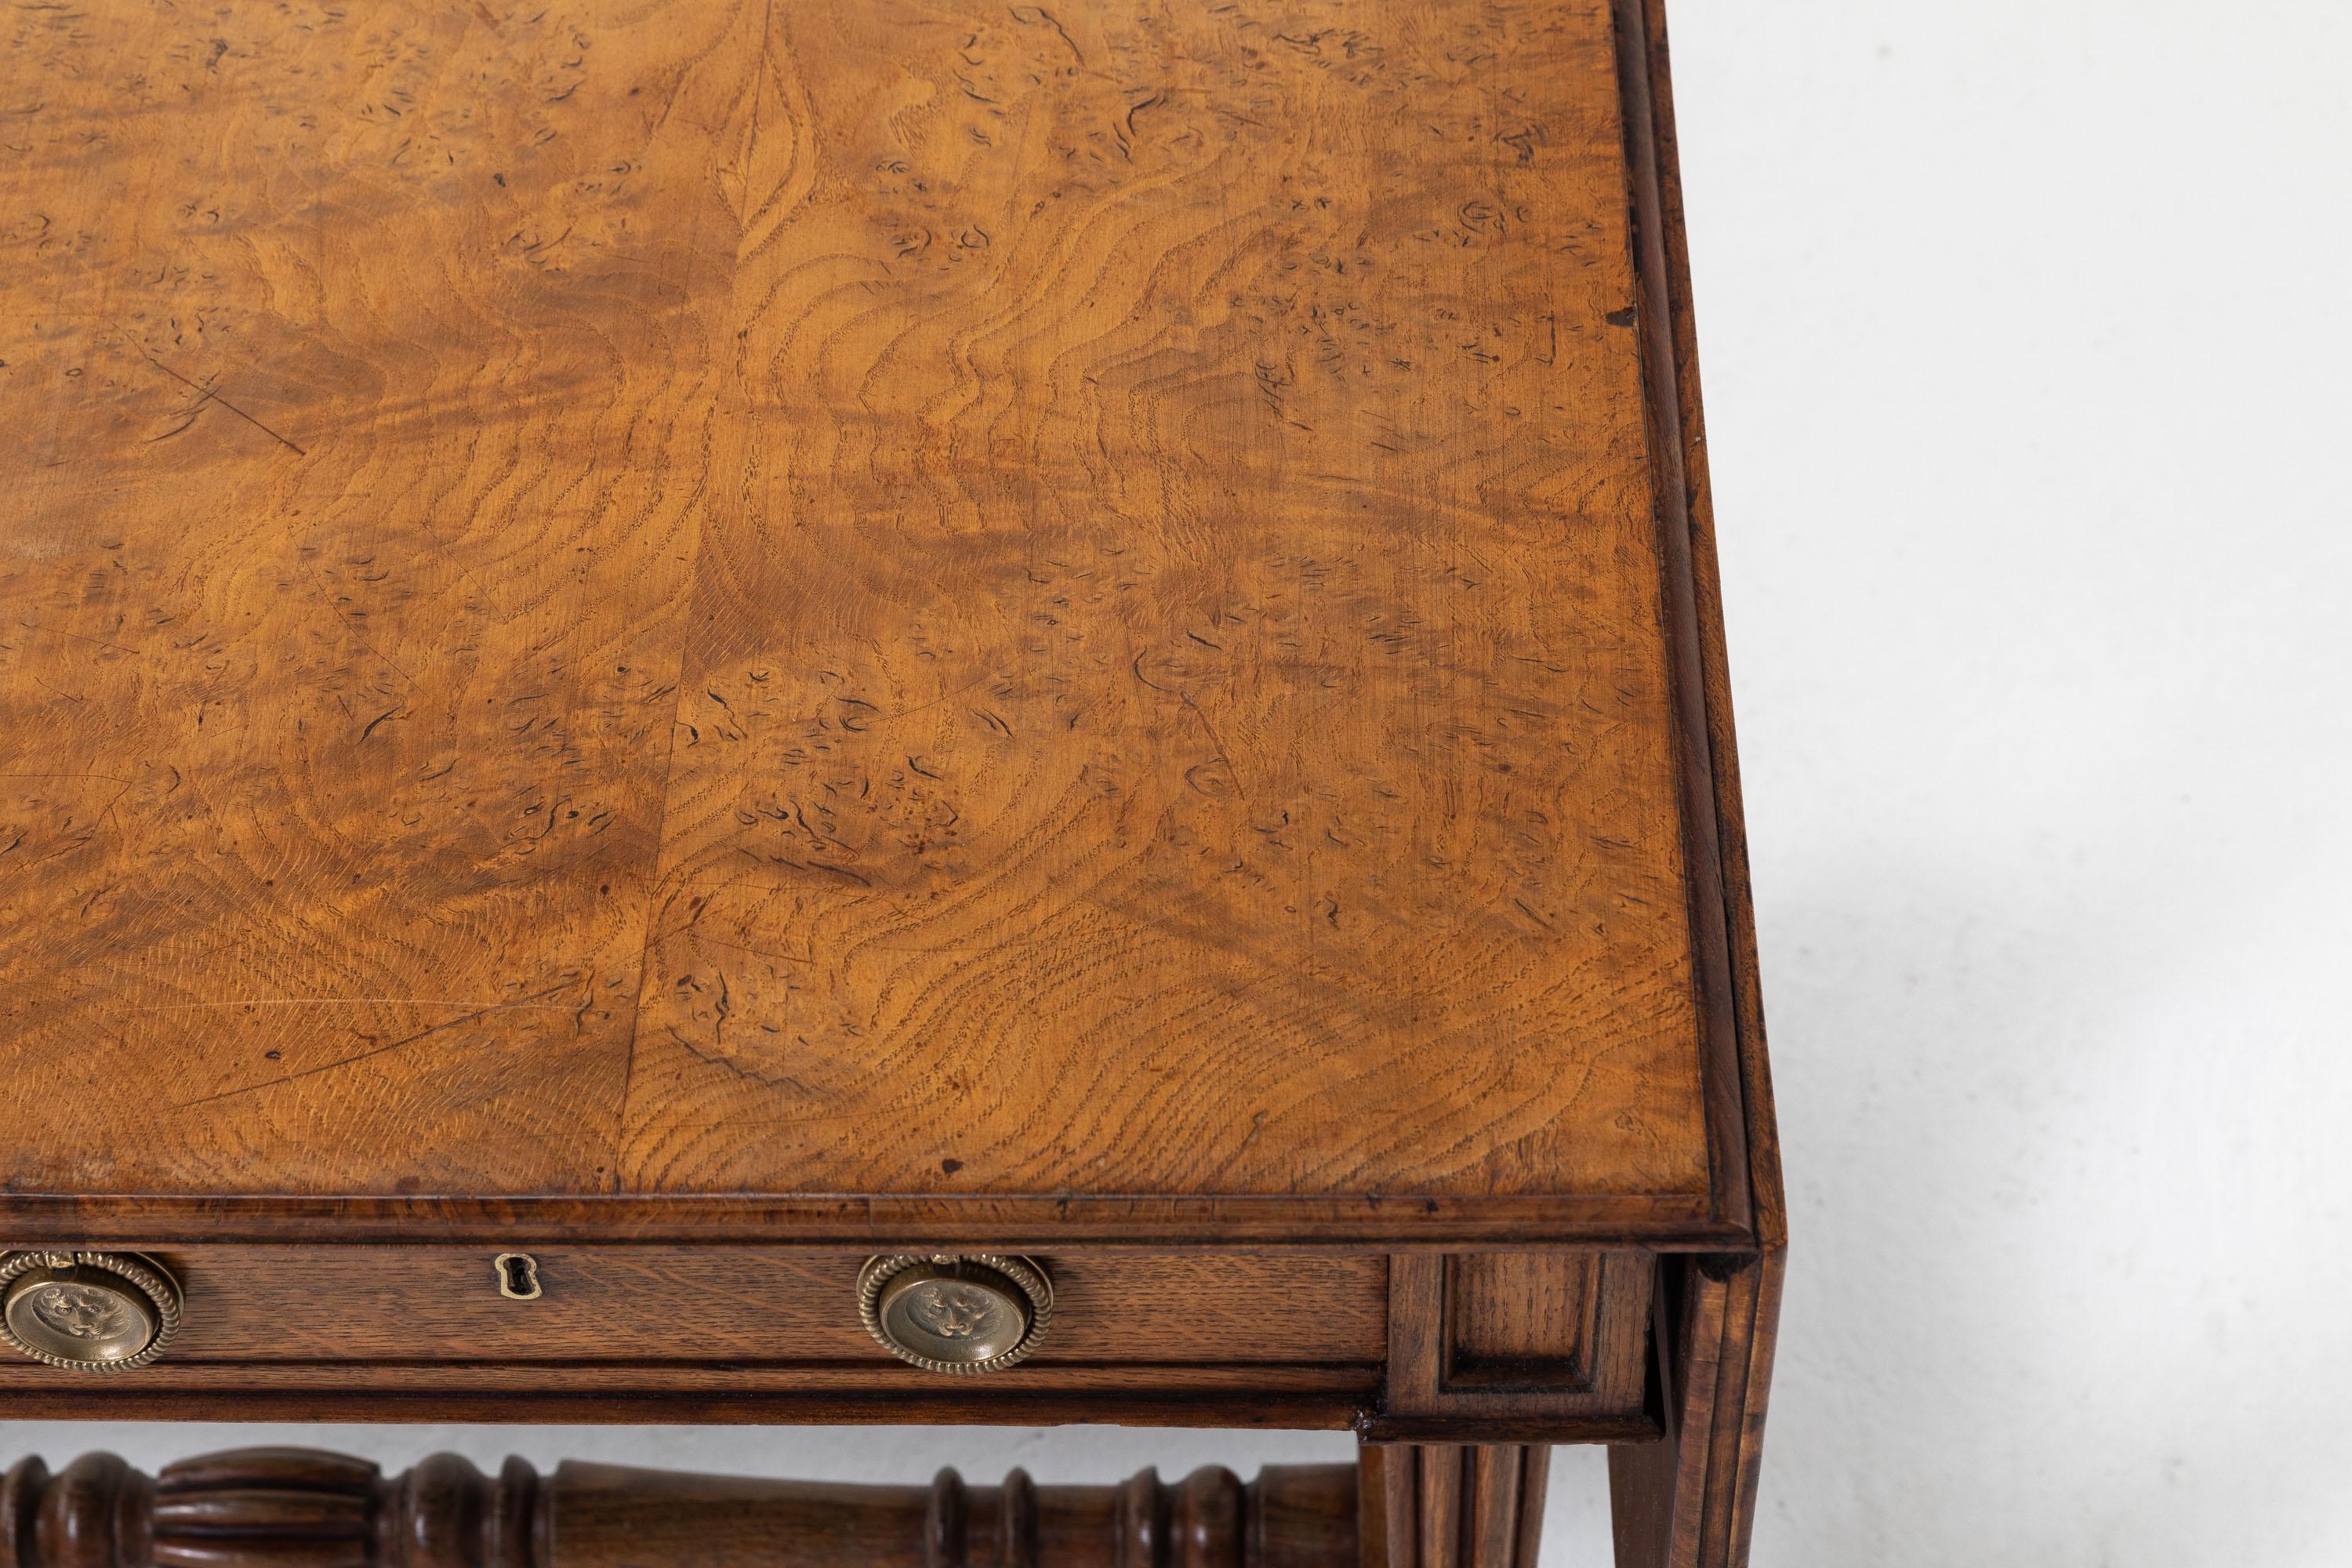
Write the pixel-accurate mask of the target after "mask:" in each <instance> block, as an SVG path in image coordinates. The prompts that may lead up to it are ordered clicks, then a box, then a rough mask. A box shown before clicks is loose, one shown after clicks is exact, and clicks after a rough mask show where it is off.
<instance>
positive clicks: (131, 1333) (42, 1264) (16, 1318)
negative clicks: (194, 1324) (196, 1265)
mask: <svg viewBox="0 0 2352 1568" xmlns="http://www.w3.org/2000/svg"><path fill="white" fill-rule="evenodd" d="M0 1291H5V1295H0V1338H5V1340H6V1341H7V1342H8V1343H10V1344H11V1345H14V1346H15V1347H16V1349H18V1350H20V1351H22V1352H24V1353H25V1354H26V1355H28V1356H31V1357H32V1358H33V1359H34V1360H35V1361H42V1362H47V1363H49V1364H50V1365H51V1366H62V1367H67V1368H69V1369H70V1370H72V1371H75V1372H127V1371H129V1370H130V1369H131V1368H132V1367H134V1366H145V1365H146V1364H147V1363H149V1362H151V1361H153V1360H154V1359H155V1358H156V1357H157V1356H159V1355H162V1354H163V1351H164V1349H165V1347H167V1346H168V1345H170V1344H171V1342H172V1336H173V1334H176V1333H178V1332H179V1331H180V1301H181V1297H180V1282H179V1281H178V1280H176V1279H173V1278H172V1276H171V1274H170V1272H169V1271H168V1270H166V1269H165V1268H163V1266H162V1265H161V1264H159V1263H157V1262H156V1261H155V1260H154V1259H153V1258H145V1257H142V1256H141V1255H140V1254H138V1253H135V1252H12V1253H10V1254H8V1255H7V1256H6V1257H5V1258H0Z"/></svg>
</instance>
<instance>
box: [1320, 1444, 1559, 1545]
mask: <svg viewBox="0 0 2352 1568" xmlns="http://www.w3.org/2000/svg"><path fill="white" fill-rule="evenodd" d="M1550 1468H1551V1450H1550V1448H1549V1447H1543V1446H1541V1445H1525V1444H1517V1443H1479V1444H1459V1445H1457V1444H1441V1443H1386V1444H1381V1445H1380V1446H1378V1447H1373V1446H1370V1445H1367V1446H1366V1447H1364V1449H1363V1450H1362V1453H1361V1456H1360V1468H1359V1479H1358V1496H1359V1500H1360V1501H1359V1505H1358V1506H1359V1514H1358V1517H1359V1520H1360V1522H1359V1524H1358V1526H1357V1534H1358V1537H1359V1539H1360V1541H1361V1542H1363V1557H1362V1568H1535V1563H1536V1552H1537V1548H1538V1545H1539V1544H1540V1542H1541V1541H1542V1539H1543V1511H1544V1483H1545V1480H1546V1479H1547V1478H1548V1476H1549V1471H1550Z"/></svg>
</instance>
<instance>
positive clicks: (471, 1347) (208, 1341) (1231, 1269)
mask: <svg viewBox="0 0 2352 1568" xmlns="http://www.w3.org/2000/svg"><path fill="white" fill-rule="evenodd" d="M515 1251H516V1253H517V1254H520V1255H521V1256H526V1257H528V1258H530V1260H531V1268H530V1272H531V1273H532V1274H533V1275H535V1277H536V1281H537V1284H538V1287H539V1292H540V1293H539V1295H538V1297H537V1298H536V1299H534V1300H514V1299H512V1298H511V1297H510V1296H509V1295H508V1294H506V1293H505V1291H504V1290H502V1289H501V1286H502V1285H505V1286H507V1287H508V1288H509V1289H510V1288H512V1286H513V1285H514V1283H515V1281H514V1280H513V1279H511V1278H502V1276H501V1271H500V1269H499V1267H498V1266H497V1263H496V1258H497V1257H498V1256H499V1255H498V1254H495V1253H493V1252H492V1251H490V1250H489V1249H487V1248H481V1247H333V1248H322V1247H310V1248H304V1247H207V1248H205V1249H202V1250H201V1251H199V1250H193V1249H192V1250H190V1251H187V1252H184V1253H178V1254H173V1255H169V1257H170V1261H171V1263H172V1264H173V1265H174V1266H176V1268H177V1270H178V1271H179V1272H180V1274H181V1276H182V1279H183V1281H184V1286H185V1289H186V1291H187V1298H188V1305H187V1322H186V1326H185V1327H184V1329H183V1330H182V1331H181V1334H180V1338H179V1342H178V1343H177V1344H176V1345H174V1346H173V1352H172V1359H173V1360H175V1361H183V1362H185V1361H198V1360H213V1361H236V1362H243V1363H256V1362H286V1361H340V1362H385V1361H497V1362H505V1363H519V1362H559V1363H575V1364H576V1363H599V1362H632V1361H677V1362H730V1363H741V1362H818V1363H856V1362H887V1361H888V1360H889V1355H888V1352H886V1351H885V1350H884V1349H883V1348H882V1347H881V1346H880V1345H878V1344H877V1343H876V1342H875V1341H874V1340H873V1338H872V1337H871V1336H870V1335H869V1334H868V1333H867V1332H866V1329H865V1327H864V1325H863V1324H862V1322H861V1321H860V1320H859V1317H858V1303H857V1274H858V1268H859V1266H860V1265H861V1264H863V1263H864V1262H865V1260H866V1254H864V1253H837V1254H836V1253H814V1254H813V1253H807V1252H802V1251H796V1250H786V1249H782V1248H764V1247H713V1248H707V1249H684V1248H681V1249H669V1248H646V1247H544V1248H528V1249H526V1248H517V1249H515ZM1039 1261H1040V1263H1041V1264H1042V1266H1043V1267H1044V1268H1045V1271H1046V1273H1047V1275H1048V1277H1049V1278H1050V1279H1052V1281H1053V1290H1054V1307H1053V1319H1052V1322H1051V1325H1050V1327H1049V1328H1048V1329H1047V1331H1046V1332H1045V1334H1044V1335H1043V1337H1042V1339H1041V1341H1040V1342H1039V1345H1038V1348H1037V1351H1036V1353H1035V1355H1034V1357H1033V1358H1032V1359H1033V1360H1034V1362H1035V1363H1038V1364H1041V1365H1050V1364H1053V1363H1087V1362H1096V1363H1099V1362H1160V1363H1165V1362H1177V1363H1214V1362H1283V1361H1302V1362H1312V1361H1341V1362H1350V1361H1352V1362H1360V1363H1376V1362H1378V1361H1380V1360H1381V1356H1382V1354H1383V1353H1384V1352H1385V1349H1386V1342H1387V1327H1386V1317H1385V1311H1386V1307H1385V1303H1386V1300H1387V1276H1388V1270H1387V1260H1386V1259H1384V1258H1377V1257H1361V1256H1344V1255H1317V1254H1311V1253H1310V1254H1297V1255H1290V1256H1282V1255H1253V1256H1238V1257H1225V1256H1216V1255H1206V1256H1204V1255H1201V1254H1158V1255H1140V1254H1130V1253H1123V1252H1100V1253H1086V1254H1076V1255H1072V1256H1068V1257H1055V1258H1041V1259H1039ZM507 1267H508V1269H509V1270H511V1269H512V1268H513V1267H514V1266H513V1265H511V1264H509V1265H508V1266H507ZM1294 1307H1295V1308H1299V1309H1302V1310H1290V1309H1292V1308H1294Z"/></svg>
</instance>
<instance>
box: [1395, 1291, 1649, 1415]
mask: <svg viewBox="0 0 2352 1568" xmlns="http://www.w3.org/2000/svg"><path fill="white" fill-rule="evenodd" d="M1655 1274H1656V1264H1655V1260H1654V1258H1652V1257H1651V1256H1650V1255H1649V1254H1648V1253H1644V1252H1632V1251H1568V1252H1462V1253H1452V1254H1435V1253H1412V1254H1403V1255H1400V1256H1398V1257H1395V1258H1391V1260H1390V1266H1389V1364H1388V1380H1387V1385H1386V1389H1385V1394H1384V1398H1383V1401H1382V1406H1381V1415H1379V1416H1378V1417H1377V1418H1376V1419H1375V1420H1373V1421H1372V1422H1371V1423H1370V1426H1369V1427H1368V1429H1367V1431H1366V1434H1365V1435H1366V1436H1367V1437H1369V1438H1370V1439H1371V1440H1373V1441H1412V1440H1436V1439H1442V1438H1444V1437H1445V1436H1477V1437H1482V1438H1489V1439H1492V1438H1497V1437H1500V1438H1507V1439H1509V1440H1512V1441H1517V1442H1579V1441H1583V1442H1591V1441H1604V1442H1605V1441H1621V1440H1629V1439H1639V1438H1646V1437H1654V1436H1657V1435H1658V1431H1659V1425H1658V1415H1657V1412H1656V1409H1655V1405H1654V1400H1653V1399H1652V1398H1651V1381H1650V1366H1649V1355H1648V1348H1649V1333H1650V1323H1649V1320H1650V1303H1651V1295H1652V1290H1653V1287H1654V1278H1655Z"/></svg>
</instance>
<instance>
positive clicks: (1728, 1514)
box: [1609, 1251, 1783, 1568]
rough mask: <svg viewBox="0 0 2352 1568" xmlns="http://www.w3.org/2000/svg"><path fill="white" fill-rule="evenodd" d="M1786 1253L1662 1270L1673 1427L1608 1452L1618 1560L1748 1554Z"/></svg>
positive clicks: (1721, 1561) (1647, 1564) (1629, 1563)
mask: <svg viewBox="0 0 2352 1568" xmlns="http://www.w3.org/2000/svg"><path fill="white" fill-rule="evenodd" d="M1782 1258H1783V1255H1782V1254H1781V1253H1780V1252H1777V1251H1776V1252H1769V1253H1765V1254H1763V1255H1761V1256H1753V1257H1738V1258H1689V1259H1676V1260H1674V1261H1672V1262H1671V1263H1670V1264H1669V1265H1668V1266H1667V1267H1666V1268H1664V1270H1663V1272H1662V1276H1661V1279H1660V1284H1661V1287H1662V1289H1660V1292H1659V1299H1658V1309H1657V1341H1658V1344H1659V1346H1660V1347H1661V1350H1662V1352H1663V1354H1662V1358H1661V1360H1662V1373H1663V1375H1662V1377H1661V1379H1660V1383H1661V1387H1662V1390H1663V1393H1664V1417H1665V1428H1666V1431H1665V1436H1664V1437H1663V1438H1661V1439H1659V1440H1657V1441H1654V1442H1649V1443H1633V1444H1626V1445H1622V1446H1621V1447H1613V1448H1612V1449H1611V1450H1610V1451H1609V1499H1610V1512H1611V1515H1612V1521H1613V1530H1614V1533H1615V1536H1616V1544H1617V1568H1743V1565H1744V1564H1745V1563H1747V1561H1748V1536H1749V1534H1750V1532H1751V1531H1752V1530H1753V1528H1754V1525H1755V1522H1756V1471H1757V1464H1758V1460H1759V1455H1760V1443H1761V1439H1762V1437H1763V1431H1764V1393H1765V1384H1767V1382H1768V1381H1769V1379H1770V1376H1771V1371H1772V1342H1773V1335H1774V1331H1775V1329H1776V1326H1777V1324H1778V1321H1779V1315H1780V1274H1781V1267H1782Z"/></svg>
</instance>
